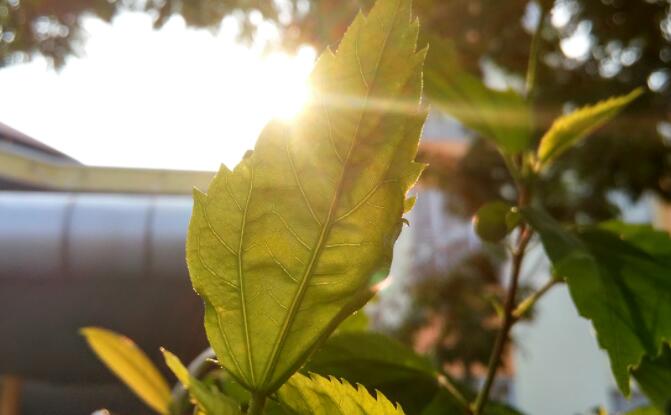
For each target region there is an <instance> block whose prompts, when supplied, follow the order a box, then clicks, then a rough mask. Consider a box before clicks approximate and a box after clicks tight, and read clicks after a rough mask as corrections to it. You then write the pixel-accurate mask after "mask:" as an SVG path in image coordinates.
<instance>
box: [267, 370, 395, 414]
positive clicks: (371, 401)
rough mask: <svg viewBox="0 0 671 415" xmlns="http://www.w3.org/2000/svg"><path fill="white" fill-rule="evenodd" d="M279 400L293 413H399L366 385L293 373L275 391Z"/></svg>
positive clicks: (392, 405)
mask: <svg viewBox="0 0 671 415" xmlns="http://www.w3.org/2000/svg"><path fill="white" fill-rule="evenodd" d="M277 395H278V397H279V399H280V402H281V403H282V405H283V406H285V407H286V408H288V410H289V411H290V413H292V414H296V415H313V414H314V415H402V414H403V410H402V409H401V407H400V406H398V405H394V404H393V403H391V402H390V401H389V399H387V398H386V397H385V396H384V395H382V394H381V393H379V392H378V393H377V396H376V397H373V396H372V395H371V394H370V393H368V391H367V390H366V388H364V387H363V386H361V385H359V386H357V387H356V388H355V387H353V386H352V385H350V384H349V383H347V381H339V380H337V379H336V378H334V377H330V378H325V377H322V376H319V375H311V376H309V377H308V376H304V375H301V374H300V373H297V374H295V375H293V376H292V377H291V379H289V381H288V382H287V383H286V384H284V385H283V386H282V387H281V388H280V389H279V391H278V393H277Z"/></svg>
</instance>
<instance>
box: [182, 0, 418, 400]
mask: <svg viewBox="0 0 671 415" xmlns="http://www.w3.org/2000/svg"><path fill="white" fill-rule="evenodd" d="M418 30H419V26H418V24H417V22H416V21H415V22H412V21H411V10H410V0H380V1H378V3H377V4H376V5H375V6H374V7H373V9H372V10H371V12H370V14H369V15H368V17H365V16H364V15H362V14H360V15H359V16H358V17H357V18H356V20H355V21H354V23H353V24H352V26H351V27H350V28H349V29H348V31H347V33H346V34H345V36H344V38H343V40H342V42H341V43H340V46H339V47H338V50H337V52H335V53H332V52H330V51H326V52H325V53H324V54H323V55H322V56H321V57H320V58H319V60H318V61H317V63H316V66H315V69H314V71H313V73H312V75H311V78H310V83H311V86H312V95H313V97H312V100H311V103H310V104H309V106H308V108H307V109H306V110H305V111H303V113H302V114H301V115H299V116H298V117H297V119H296V120H295V121H293V122H291V123H289V124H284V123H281V122H278V121H275V122H272V123H271V124H270V125H269V126H268V127H266V129H265V130H264V131H263V133H262V134H261V137H260V138H259V142H258V143H257V145H256V148H255V150H254V152H253V153H252V154H251V155H249V156H248V157H246V158H245V159H244V160H243V161H242V162H241V163H240V164H239V165H238V166H237V167H236V168H235V170H234V171H229V170H227V169H226V168H225V167H223V168H222V169H221V170H220V171H219V173H218V174H217V176H216V177H215V178H214V180H213V181H212V183H211V184H210V187H209V189H208V194H204V193H201V192H199V191H196V192H195V193H194V199H195V206H194V211H193V216H192V219H191V223H190V226H189V235H188V239H187V262H188V265H189V271H190V274H191V280H192V283H193V286H194V288H195V289H196V291H197V292H198V293H199V294H200V295H201V297H202V298H203V300H204V302H205V314H206V315H205V327H206V331H207V334H208V338H209V341H210V344H211V345H212V347H213V349H214V350H215V352H216V354H217V357H218V360H219V362H220V363H221V364H222V365H223V366H224V367H225V368H226V369H227V370H228V371H229V372H230V373H231V374H232V375H233V376H235V377H236V379H237V380H239V381H240V382H241V383H242V384H243V385H245V386H246V387H247V388H248V389H250V390H255V391H261V392H271V391H273V390H275V389H277V388H278V387H279V386H280V385H281V384H282V383H283V382H284V381H285V380H286V379H287V378H288V377H289V376H290V375H291V374H292V373H293V372H294V371H296V370H297V369H298V368H299V367H300V366H301V365H302V364H303V363H304V361H305V359H306V358H307V356H309V354H310V353H311V352H312V350H313V349H314V348H315V346H316V345H317V344H318V343H319V342H320V341H322V340H323V339H325V338H326V337H328V335H329V334H330V333H331V332H332V331H333V330H334V329H335V328H336V326H337V325H338V324H339V323H340V322H341V321H342V320H343V319H345V318H346V317H347V316H349V315H351V314H352V312H354V311H355V310H356V309H358V308H360V307H361V306H362V305H363V304H365V302H366V301H367V300H368V299H369V298H370V296H371V291H370V286H371V280H372V279H374V278H376V277H379V276H386V274H387V272H388V267H389V264H390V261H391V255H392V250H393V245H394V242H395V240H396V237H397V236H398V234H399V232H400V229H401V226H402V220H401V216H402V214H403V212H404V210H405V209H406V208H407V206H408V205H407V204H406V198H405V195H406V192H407V191H408V189H409V188H410V187H411V186H412V185H413V184H414V183H415V181H416V180H417V178H418V176H419V174H420V173H421V171H422V169H423V168H424V166H423V165H422V164H420V163H416V162H414V158H415V154H416V151H417V146H418V140H419V133H420V130H421V127H422V124H423V120H424V118H425V114H424V112H423V110H422V109H421V107H420V102H419V100H420V96H421V69H422V65H423V62H424V56H425V51H421V52H417V51H416V40H417V33H418Z"/></svg>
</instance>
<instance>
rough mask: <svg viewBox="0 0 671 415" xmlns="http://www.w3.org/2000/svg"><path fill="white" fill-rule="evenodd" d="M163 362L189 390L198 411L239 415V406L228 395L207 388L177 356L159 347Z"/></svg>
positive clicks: (221, 414)
mask: <svg viewBox="0 0 671 415" xmlns="http://www.w3.org/2000/svg"><path fill="white" fill-rule="evenodd" d="M161 352H163V357H164V358H165V363H166V364H167V365H168V367H169V368H170V370H172V373H174V374H175V376H176V377H177V379H178V380H179V382H180V383H181V384H182V385H183V386H184V388H185V389H187V390H188V391H189V395H190V396H191V399H192V401H193V402H194V404H195V405H196V407H197V408H198V410H199V411H200V412H202V413H203V414H206V415H240V407H239V406H238V404H237V403H236V402H235V401H234V400H233V399H231V398H229V397H228V396H226V395H224V394H222V393H221V392H218V391H214V390H211V389H209V388H208V387H207V386H206V385H205V384H203V383H202V382H201V381H199V380H198V379H196V378H194V377H193V376H191V374H190V373H189V370H188V369H187V368H186V367H184V365H183V364H182V362H181V361H180V360H179V358H178V357H177V356H175V355H174V354H172V353H170V352H169V351H167V350H165V349H161Z"/></svg>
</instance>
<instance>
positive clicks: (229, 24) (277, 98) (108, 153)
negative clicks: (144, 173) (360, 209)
mask: <svg viewBox="0 0 671 415" xmlns="http://www.w3.org/2000/svg"><path fill="white" fill-rule="evenodd" d="M84 28H85V29H86V31H87V32H88V34H89V37H88V41H87V42H86V43H85V47H84V51H85V56H83V57H82V58H73V59H70V60H69V61H68V63H67V64H66V66H65V67H64V68H63V69H62V70H61V71H60V72H56V71H55V70H53V69H50V68H49V67H48V65H47V64H46V62H44V60H37V61H34V62H31V63H28V64H22V65H15V66H10V67H8V68H5V69H2V70H0V86H1V88H2V96H1V97H0V122H2V123H5V124H7V125H9V126H11V127H13V128H15V129H17V130H19V131H21V132H23V133H26V134H28V135H30V136H31V137H33V138H35V139H37V140H40V141H42V142H44V143H46V144H48V145H50V146H52V147H54V148H56V149H59V150H61V151H63V152H65V153H67V154H69V155H71V156H73V157H75V158H76V159H78V160H80V161H82V162H84V163H86V164H92V165H108V166H129V167H155V168H176V169H196V170H215V169H217V168H218V166H219V164H220V163H222V162H223V163H225V164H226V165H228V166H229V167H233V166H235V164H237V162H238V161H239V160H240V158H241V156H242V155H243V154H244V152H245V151H246V150H247V149H250V148H252V147H253V146H254V142H255V141H256V138H257V136H258V134H259V132H260V130H261V129H262V128H263V126H264V125H265V124H266V122H267V121H268V120H269V119H270V118H272V117H273V116H279V117H290V116H291V114H292V112H295V111H297V110H298V109H299V108H300V105H301V100H302V99H304V98H305V97H306V95H307V89H306V85H305V80H306V78H307V76H308V74H309V72H310V70H311V67H312V63H313V61H314V59H315V52H314V51H313V50H312V49H308V48H305V49H301V50H300V51H299V52H298V54H297V55H296V56H287V55H284V54H273V55H270V56H266V57H264V55H263V52H262V50H261V47H254V48H249V47H246V46H243V45H240V44H238V43H236V41H235V36H234V34H235V31H236V24H235V21H233V20H232V19H230V20H229V19H227V20H225V21H224V23H223V25H222V28H221V30H220V31H219V32H218V33H217V34H213V33H212V32H211V31H208V30H196V29H189V28H186V27H185V24H184V21H183V20H182V19H181V17H174V18H171V20H170V21H169V22H168V23H167V24H166V25H165V26H164V27H163V28H162V29H161V30H160V31H157V30H154V29H153V28H152V23H151V19H150V17H149V16H148V15H145V14H143V13H131V12H126V13H123V14H121V15H119V16H118V17H117V18H116V19H115V20H114V21H113V23H112V24H107V23H104V22H102V21H100V20H97V19H93V18H88V19H86V20H85V22H84ZM261 35H262V36H267V37H272V36H273V30H272V28H270V27H265V29H264V30H263V31H262V33H261Z"/></svg>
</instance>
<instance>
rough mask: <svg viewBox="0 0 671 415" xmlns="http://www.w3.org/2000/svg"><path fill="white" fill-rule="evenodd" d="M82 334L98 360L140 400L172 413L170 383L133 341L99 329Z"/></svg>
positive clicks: (164, 411)
mask: <svg viewBox="0 0 671 415" xmlns="http://www.w3.org/2000/svg"><path fill="white" fill-rule="evenodd" d="M80 332H81V334H82V335H83V336H84V337H85V338H86V341H87V342H88V344H89V346H90V347H91V349H92V350H93V351H94V352H95V354H96V355H97V356H98V358H99V359H100V360H102V361H103V363H105V365H106V366H107V367H108V368H109V369H110V370H111V371H112V372H113V373H114V374H115V375H116V376H117V377H119V379H121V380H122V381H123V382H124V383H125V384H126V385H127V386H128V387H129V388H130V389H131V390H132V391H133V392H134V393H135V394H136V395H137V396H138V397H139V398H140V399H142V400H143V401H144V402H145V403H146V404H147V405H149V407H151V408H152V409H153V410H155V411H156V412H158V413H159V414H164V415H165V414H167V413H168V407H169V406H170V387H169V386H168V382H167V381H166V380H165V379H164V378H163V376H161V374H160V372H159V371H158V369H156V367H155V366H154V365H153V363H152V362H151V361H150V360H149V358H148V357H147V355H145V354H144V352H142V350H140V349H139V348H138V347H137V346H136V345H135V343H133V341H132V340H130V339H129V338H128V337H125V336H123V335H120V334H117V333H115V332H113V331H111V330H106V329H102V328H98V327H85V328H83V329H81V331H80Z"/></svg>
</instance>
